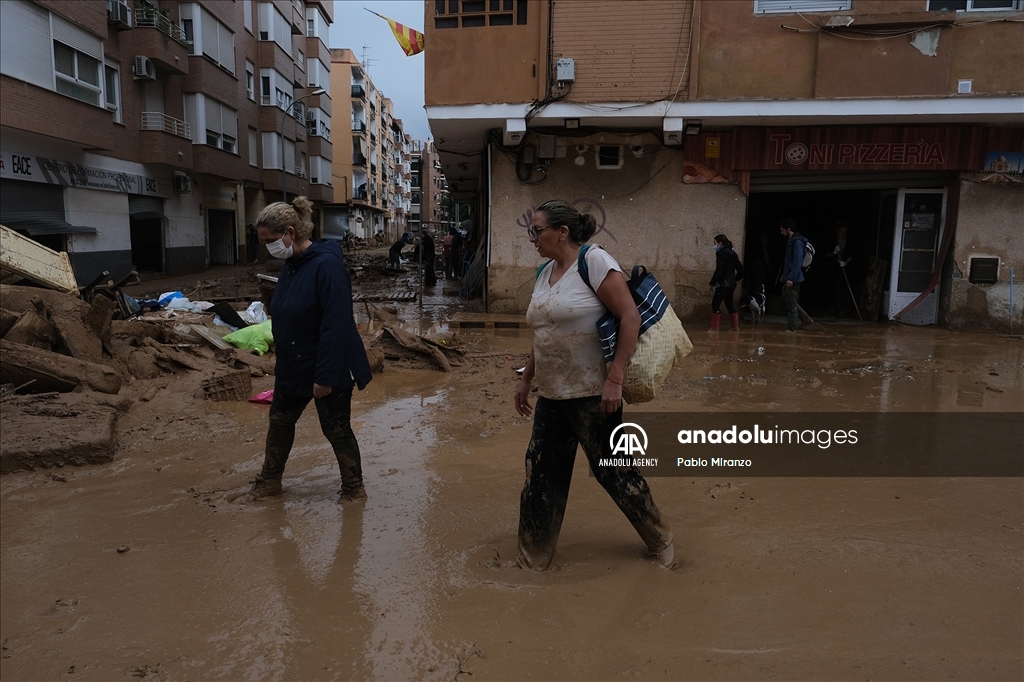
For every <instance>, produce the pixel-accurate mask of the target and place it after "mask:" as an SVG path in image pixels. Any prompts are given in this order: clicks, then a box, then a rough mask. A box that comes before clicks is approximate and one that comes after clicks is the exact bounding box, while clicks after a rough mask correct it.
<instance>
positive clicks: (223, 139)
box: [185, 92, 238, 154]
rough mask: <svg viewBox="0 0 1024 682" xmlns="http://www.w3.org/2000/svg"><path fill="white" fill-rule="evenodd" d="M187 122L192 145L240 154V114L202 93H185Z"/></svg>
mask: <svg viewBox="0 0 1024 682" xmlns="http://www.w3.org/2000/svg"><path fill="white" fill-rule="evenodd" d="M185 122H186V123H188V124H189V126H191V129H192V144H206V145H209V146H211V147H216V148H218V149H223V150H224V151H226V152H231V153H232V154H237V153H238V113H237V112H236V111H235V110H234V109H232V108H231V107H229V106H227V105H225V104H222V103H220V102H218V101H217V100H215V99H213V98H212V97H209V96H207V95H205V94H204V93H201V92H188V93H185Z"/></svg>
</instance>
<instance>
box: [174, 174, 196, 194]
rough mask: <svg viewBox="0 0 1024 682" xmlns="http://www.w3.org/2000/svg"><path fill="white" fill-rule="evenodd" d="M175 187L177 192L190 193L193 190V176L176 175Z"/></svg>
mask: <svg viewBox="0 0 1024 682" xmlns="http://www.w3.org/2000/svg"><path fill="white" fill-rule="evenodd" d="M173 188H174V193H175V194H188V193H189V192H191V191H192V178H190V177H188V176H187V175H175V176H174V184H173Z"/></svg>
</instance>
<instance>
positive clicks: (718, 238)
mask: <svg viewBox="0 0 1024 682" xmlns="http://www.w3.org/2000/svg"><path fill="white" fill-rule="evenodd" d="M714 249H715V273H714V274H713V275H711V282H710V285H711V289H712V291H714V292H715V293H714V296H712V298H711V331H713V332H717V331H718V328H719V326H720V324H721V319H722V316H721V314H720V311H721V310H722V303H723V302H724V303H725V309H726V310H728V311H729V331H734V332H735V331H739V329H740V314H739V313H738V312H736V304H735V303H734V299H735V297H736V282H737V281H738V280H741V279H743V264H742V263H740V257H739V256H737V255H736V252H735V251H733V249H732V242H731V241H729V238H728V237H726V236H725V235H724V234H716V235H715V246H714Z"/></svg>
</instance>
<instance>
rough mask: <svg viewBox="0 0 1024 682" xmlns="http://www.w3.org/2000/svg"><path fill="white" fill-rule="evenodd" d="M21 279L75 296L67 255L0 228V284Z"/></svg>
mask: <svg viewBox="0 0 1024 682" xmlns="http://www.w3.org/2000/svg"><path fill="white" fill-rule="evenodd" d="M22 279H27V280H29V281H31V282H34V283H36V284H39V285H41V286H44V287H46V288H48V289H56V290H57V291H61V292H64V293H67V294H76V295H77V294H78V282H77V281H76V280H75V271H74V269H72V267H71V260H70V259H69V258H68V254H66V253H60V252H57V251H54V250H53V249H50V248H47V247H45V246H43V245H42V244H40V243H39V242H36V241H33V240H31V239H29V238H28V237H25V236H22V235H21V234H19V233H17V232H15V231H14V230H12V229H11V228H9V227H7V226H6V225H0V282H2V283H4V284H13V283H15V282H18V281H20V280H22Z"/></svg>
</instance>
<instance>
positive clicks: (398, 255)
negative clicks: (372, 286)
mask: <svg viewBox="0 0 1024 682" xmlns="http://www.w3.org/2000/svg"><path fill="white" fill-rule="evenodd" d="M409 244H412V235H411V234H409V233H408V232H406V233H405V234H403V235H402V236H401V237H399V238H398V241H396V242H395V243H394V244H392V245H391V248H390V249H388V267H392V268H395V269H398V268H400V267H401V266H402V249H404V248H405V247H406V246H408V245H409Z"/></svg>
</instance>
